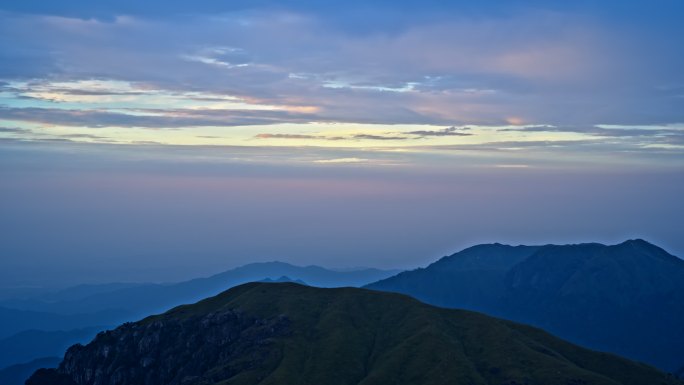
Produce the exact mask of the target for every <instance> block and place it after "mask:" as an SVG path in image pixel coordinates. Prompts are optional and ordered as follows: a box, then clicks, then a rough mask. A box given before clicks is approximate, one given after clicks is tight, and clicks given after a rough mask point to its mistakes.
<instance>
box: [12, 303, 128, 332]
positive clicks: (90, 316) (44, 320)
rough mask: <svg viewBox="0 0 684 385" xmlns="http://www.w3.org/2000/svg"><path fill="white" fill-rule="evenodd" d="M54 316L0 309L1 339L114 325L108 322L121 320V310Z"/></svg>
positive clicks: (45, 313)
mask: <svg viewBox="0 0 684 385" xmlns="http://www.w3.org/2000/svg"><path fill="white" fill-rule="evenodd" d="M87 311H88V309H87V308H84V309H82V312H81V313H75V314H68V315H65V314H54V313H47V312H37V311H27V310H17V309H8V308H3V307H0V339H4V338H7V337H10V336H12V335H14V334H16V333H19V332H22V331H25V330H46V331H58V330H73V329H80V328H85V327H90V326H94V325H112V324H116V322H114V323H113V322H107V320H111V319H116V318H119V317H120V315H121V313H122V311H121V310H120V309H109V310H103V311H97V312H87Z"/></svg>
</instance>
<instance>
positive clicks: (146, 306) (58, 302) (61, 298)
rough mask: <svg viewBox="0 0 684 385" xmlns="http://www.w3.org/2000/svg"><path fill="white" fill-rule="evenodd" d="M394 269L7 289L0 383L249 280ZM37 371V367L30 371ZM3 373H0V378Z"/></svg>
mask: <svg viewBox="0 0 684 385" xmlns="http://www.w3.org/2000/svg"><path fill="white" fill-rule="evenodd" d="M397 272H398V271H396V270H387V271H385V270H378V269H366V268H359V269H350V270H345V271H337V270H331V269H325V268H322V267H319V266H305V267H302V266H294V265H290V264H287V263H283V262H265V263H253V264H249V265H245V266H241V267H238V268H235V269H232V270H228V271H225V272H222V273H218V274H216V275H213V276H211V277H206V278H197V279H193V280H189V281H184V282H178V283H169V284H153V283H142V284H140V283H137V284H136V283H112V284H101V285H80V286H75V287H70V288H66V289H63V290H53V291H49V290H42V291H41V290H30V291H28V292H27V293H21V292H16V291H15V292H8V293H5V295H3V297H4V300H2V301H0V374H1V373H5V372H2V369H3V368H5V367H8V366H12V367H11V368H8V370H7V371H6V373H12V374H11V375H10V374H8V375H7V376H6V379H5V380H4V381H2V382H0V385H15V384H16V385H19V384H23V380H24V379H25V378H24V379H22V380H21V381H14V380H9V378H16V377H17V376H16V375H14V374H13V373H24V372H26V371H27V370H30V372H33V370H35V369H36V368H38V367H41V366H44V365H45V362H54V361H55V359H54V358H53V359H51V360H50V361H46V360H45V359H44V358H46V357H62V356H63V355H64V352H65V350H66V349H67V348H68V347H69V346H71V345H73V344H75V343H79V342H87V341H90V340H91V339H92V338H93V337H95V335H96V334H97V332H99V331H101V330H105V329H107V328H110V327H113V326H115V325H118V324H120V323H123V322H127V321H133V320H137V319H140V318H143V317H145V316H148V315H150V314H156V313H161V312H163V311H166V310H168V309H170V308H172V307H174V306H178V305H181V304H186V303H192V302H195V301H198V300H200V299H203V298H206V297H209V296H213V295H216V294H218V293H220V292H222V291H224V290H226V289H228V288H230V287H233V286H235V285H239V284H242V283H245V282H251V281H261V280H264V281H273V282H276V281H277V282H282V281H294V282H299V283H307V284H312V285H316V286H321V287H336V286H361V285H364V284H367V283H369V282H373V281H376V280H378V279H380V278H385V277H389V276H391V275H394V274H396V273H397ZM31 369H33V370H31ZM1 378H2V376H1V375H0V379H1Z"/></svg>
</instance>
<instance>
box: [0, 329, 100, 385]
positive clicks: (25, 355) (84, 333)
mask: <svg viewBox="0 0 684 385" xmlns="http://www.w3.org/2000/svg"><path fill="white" fill-rule="evenodd" d="M104 329H106V327H105V326H96V327H90V328H84V329H76V330H69V331H62V330H58V331H44V330H25V331H22V332H20V333H17V334H15V335H13V336H11V337H8V338H5V339H2V340H0V368H4V367H6V366H9V365H12V364H17V363H22V362H28V361H31V360H34V359H35V358H36V357H55V356H59V357H61V356H62V355H64V352H65V351H66V349H67V348H68V347H69V346H71V345H73V344H75V343H77V342H81V343H86V342H90V340H92V339H93V337H95V335H96V334H97V333H98V332H99V331H101V330H104ZM2 384H3V383H2V382H0V385H2Z"/></svg>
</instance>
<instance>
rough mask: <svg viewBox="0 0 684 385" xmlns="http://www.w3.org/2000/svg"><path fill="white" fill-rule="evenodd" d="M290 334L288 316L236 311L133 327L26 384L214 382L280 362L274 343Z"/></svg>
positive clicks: (102, 337) (75, 351)
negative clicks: (253, 315) (60, 382)
mask: <svg viewBox="0 0 684 385" xmlns="http://www.w3.org/2000/svg"><path fill="white" fill-rule="evenodd" d="M288 331H289V321H288V319H287V318H285V317H283V316H280V317H276V318H273V319H258V318H255V317H250V316H247V315H245V314H243V313H242V312H240V311H235V310H225V311H220V312H212V313H210V314H207V315H205V316H190V317H188V318H184V319H154V320H152V319H150V320H149V321H145V320H144V321H142V322H139V323H128V324H124V325H122V326H121V327H119V328H117V329H115V330H112V331H107V332H102V333H100V334H99V335H98V336H97V337H96V338H95V340H94V341H93V342H91V343H90V344H88V345H86V346H82V345H74V346H72V347H71V348H69V350H68V351H67V353H66V355H65V358H64V361H63V362H62V363H61V364H60V366H59V368H58V369H57V370H53V371H52V373H51V372H50V371H39V372H37V373H36V374H35V375H34V376H33V377H32V378H31V379H30V380H29V381H28V382H27V384H29V385H47V384H50V385H54V384H55V381H63V383H64V384H65V385H67V384H70V383H69V382H68V381H67V380H68V379H71V380H72V381H73V384H74V385H86V384H87V385H118V384H138V385H159V384H168V385H183V384H204V383H210V384H213V383H215V382H218V381H220V380H221V379H225V378H230V377H233V376H234V375H235V374H237V373H242V372H245V371H248V370H249V369H252V368H256V367H263V366H264V365H266V366H267V365H268V363H269V362H275V361H277V359H278V357H277V355H278V350H277V349H271V346H270V345H271V344H272V343H273V338H274V337H277V336H282V335H286V334H287V333H288Z"/></svg>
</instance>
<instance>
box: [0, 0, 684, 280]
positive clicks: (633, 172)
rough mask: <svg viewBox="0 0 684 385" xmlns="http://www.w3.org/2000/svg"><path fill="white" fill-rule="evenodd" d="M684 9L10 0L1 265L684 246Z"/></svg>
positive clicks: (158, 269)
mask: <svg viewBox="0 0 684 385" xmlns="http://www.w3.org/2000/svg"><path fill="white" fill-rule="evenodd" d="M683 17H684V3H682V2H681V1H678V0H672V1H666V0H655V1H650V2H645V1H624V0H623V1H613V0H605V1H584V0H579V1H573V2H549V1H503V0H485V1H460V0H459V1H437V0H424V1H412V0H411V1H385V0H380V1H360V0H351V1H345V2H342V1H332V0H329V1H311V0H307V1H304V0H301V1H295V0H286V1H277V2H276V1H268V0H261V1H240V0H238V1H230V2H226V1H218V0H196V1H193V2H187V1H179V0H167V1H159V0H150V1H145V2H140V1H133V0H124V1H109V0H108V1H97V2H93V1H85V0H72V1H69V0H63V1H59V2H48V1H42V0H41V1H38V0H23V1H9V0H0V181H1V182H0V214H1V215H0V234H2V242H1V245H0V282H4V285H5V286H22V285H38V286H40V285H66V284H71V283H82V282H89V283H92V282H110V281H172V280H180V279H187V278H191V277H195V276H201V275H208V274H212V273H216V272H219V271H222V270H225V269H228V268H231V267H235V266H238V265H241V264H245V263H249V262H255V261H269V260H283V261H287V262H291V263H295V264H301V265H307V264H318V265H323V266H330V267H353V266H372V267H379V268H413V267H417V266H421V265H425V264H427V263H429V262H431V261H433V260H435V259H437V258H439V257H441V256H443V255H447V254H451V253H453V252H455V251H458V250H460V249H462V248H464V247H467V246H470V245H473V244H477V243H481V242H502V243H510V244H545V243H577V242H604V243H617V242H621V241H623V240H625V239H628V238H644V239H647V240H649V241H651V242H654V243H656V244H658V245H660V246H662V247H664V248H666V249H667V250H668V251H670V252H671V253H673V254H675V255H678V256H680V257H681V256H684V234H682V230H681V229H682V226H681V218H683V217H684V205H683V204H682V198H681V197H682V196H684V71H682V70H681V68H684V45H682V44H681V38H680V37H681V36H684V25H683V24H682V23H681V20H682V18H683ZM0 286H1V285H0Z"/></svg>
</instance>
